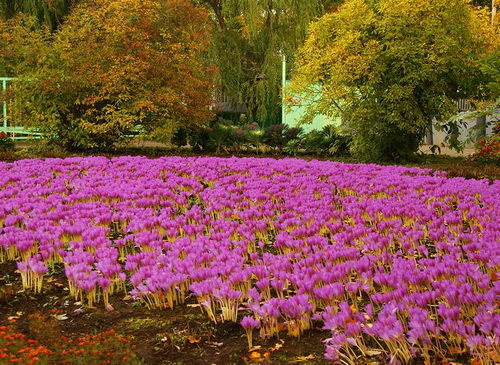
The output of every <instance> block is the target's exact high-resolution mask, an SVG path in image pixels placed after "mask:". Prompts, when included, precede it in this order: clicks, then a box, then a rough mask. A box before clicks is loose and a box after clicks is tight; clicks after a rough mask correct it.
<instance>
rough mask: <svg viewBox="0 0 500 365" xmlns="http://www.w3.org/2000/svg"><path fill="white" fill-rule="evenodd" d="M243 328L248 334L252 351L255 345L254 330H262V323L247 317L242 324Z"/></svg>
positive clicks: (249, 346)
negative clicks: (253, 339)
mask: <svg viewBox="0 0 500 365" xmlns="http://www.w3.org/2000/svg"><path fill="white" fill-rule="evenodd" d="M240 324H241V327H243V328H244V329H245V332H246V334H247V340H248V348H249V349H251V348H252V345H253V341H252V338H253V330H254V329H258V328H260V321H258V320H257V319H255V318H253V317H251V316H245V317H243V319H242V320H241V322H240Z"/></svg>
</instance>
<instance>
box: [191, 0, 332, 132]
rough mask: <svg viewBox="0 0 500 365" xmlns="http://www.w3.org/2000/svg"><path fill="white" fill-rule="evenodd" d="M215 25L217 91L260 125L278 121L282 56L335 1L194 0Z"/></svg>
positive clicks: (289, 54)
mask: <svg viewBox="0 0 500 365" xmlns="http://www.w3.org/2000/svg"><path fill="white" fill-rule="evenodd" d="M199 2H200V3H204V4H207V5H209V7H210V8H211V9H212V12H213V15H214V17H213V18H214V20H215V22H216V24H217V27H216V29H215V32H214V35H213V48H212V59H213V61H214V62H215V63H216V64H217V66H218V68H219V70H220V74H219V75H220V83H221V86H222V90H223V91H224V92H225V93H226V94H227V95H228V96H229V97H230V98H232V99H233V100H234V101H235V102H236V101H242V102H244V103H246V104H247V106H248V114H249V117H250V119H254V120H258V121H259V122H260V123H261V124H266V123H273V122H274V123H275V122H279V121H280V120H281V119H280V117H281V61H282V55H286V56H287V57H288V58H289V59H293V57H294V54H295V51H296V50H297V48H298V47H299V46H300V45H301V44H302V42H303V40H304V38H305V35H306V30H307V26H308V24H309V22H310V21H311V20H313V19H315V18H316V17H318V16H321V15H322V14H324V13H325V12H326V11H327V10H329V9H331V8H332V6H334V5H335V4H337V3H339V2H340V1H339V0H308V1H295V0H265V1H257V0H243V1H242V0H200V1H199Z"/></svg>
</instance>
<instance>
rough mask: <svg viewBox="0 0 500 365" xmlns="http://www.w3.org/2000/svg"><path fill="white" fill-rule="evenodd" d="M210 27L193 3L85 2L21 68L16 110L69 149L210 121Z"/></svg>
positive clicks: (165, 133) (161, 135) (165, 134)
mask: <svg viewBox="0 0 500 365" xmlns="http://www.w3.org/2000/svg"><path fill="white" fill-rule="evenodd" d="M209 24H210V22H209V19H208V12H207V11H206V10H205V9H203V8H200V7H195V6H193V5H192V3H191V2H189V1H188V0H168V1H159V0H146V1H139V2H138V1H134V0H91V1H85V2H82V3H80V4H79V5H78V6H77V7H75V9H74V10H73V12H72V13H71V15H69V17H68V18H67V20H66V22H65V23H64V25H63V26H62V28H61V30H60V32H57V33H55V35H54V36H53V37H52V38H51V40H50V42H49V43H50V47H45V49H43V51H44V52H45V53H43V54H41V55H39V57H38V60H37V62H34V64H30V65H27V67H26V68H25V69H24V70H22V71H23V72H22V73H21V74H18V75H17V76H18V81H17V82H16V83H15V84H14V89H15V95H14V97H15V98H16V105H18V106H19V107H18V108H16V109H15V110H14V114H16V115H15V117H16V118H18V119H19V120H23V121H24V122H25V124H26V125H28V126H29V127H33V128H37V129H39V130H40V131H41V132H43V134H44V135H45V136H46V137H47V138H48V139H50V140H51V141H52V142H53V143H54V144H57V145H61V146H63V147H65V148H66V149H68V150H82V149H90V148H102V147H106V148H109V147H111V146H113V144H114V143H115V142H117V141H118V140H120V139H122V138H124V137H125V136H126V135H128V134H130V133H132V132H140V133H143V134H145V135H148V136H150V137H152V138H155V139H160V140H167V139H169V138H170V137H171V135H172V133H173V131H174V130H175V129H176V128H177V127H178V126H179V125H196V124H202V123H204V122H206V121H208V120H210V118H211V115H212V114H211V112H210V111H209V109H208V107H209V105H210V102H211V87H210V86H211V85H212V81H211V71H210V68H209V67H207V66H206V64H205V60H204V58H203V56H202V53H203V52H204V51H205V50H206V49H207V48H208V46H209V41H208V36H209V30H210V28H209ZM27 32H28V31H27ZM14 46H15V45H14ZM11 51H12V52H14V51H15V47H12V48H11Z"/></svg>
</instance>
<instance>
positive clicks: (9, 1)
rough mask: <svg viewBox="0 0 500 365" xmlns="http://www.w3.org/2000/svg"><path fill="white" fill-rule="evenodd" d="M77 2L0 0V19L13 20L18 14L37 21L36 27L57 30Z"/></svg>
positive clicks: (71, 0) (63, 0)
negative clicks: (45, 26) (46, 26)
mask: <svg viewBox="0 0 500 365" xmlns="http://www.w3.org/2000/svg"><path fill="white" fill-rule="evenodd" d="M77 2H78V0H0V17H1V18H3V19H4V20H8V19H11V18H14V17H15V16H16V15H18V14H19V13H23V14H25V15H29V16H32V17H34V18H35V19H36V20H37V22H36V23H37V25H38V26H40V25H43V24H45V25H48V26H49V27H50V28H51V29H56V28H58V27H59V26H60V25H61V24H62V22H63V19H64V17H65V16H66V15H68V13H69V12H70V10H71V8H72V7H73V5H75V4H76V3H77Z"/></svg>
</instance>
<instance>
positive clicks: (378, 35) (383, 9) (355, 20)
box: [293, 0, 498, 160]
mask: <svg viewBox="0 0 500 365" xmlns="http://www.w3.org/2000/svg"><path fill="white" fill-rule="evenodd" d="M495 42H498V37H497V36H495V34H494V32H493V28H492V27H491V26H490V18H489V14H488V13H487V11H486V10H479V9H477V8H473V7H472V6H470V5H469V4H468V2H466V1H463V0H435V1H429V0H417V1H411V2H410V1H406V0H396V1H394V0H377V1H366V0H348V1H346V2H345V3H344V4H343V5H342V6H341V7H340V8H339V10H338V11H337V12H334V13H329V14H326V15H325V16H323V17H322V18H321V19H320V20H319V21H317V22H315V23H313V24H312V25H311V27H310V31H309V35H308V38H307V40H306V42H305V45H304V46H303V47H302V48H301V50H300V52H299V56H298V67H297V68H296V72H297V73H296V75H295V78H294V86H293V90H295V91H296V92H298V91H303V89H306V94H305V96H306V97H312V96H313V95H316V94H318V88H317V85H318V83H319V84H321V85H322V90H321V92H320V94H319V95H316V97H317V98H318V100H319V101H318V103H315V104H312V105H311V106H310V108H309V111H308V112H309V113H310V114H314V113H324V114H330V115H332V114H339V115H340V116H341V118H342V120H343V123H344V125H345V127H346V129H347V130H348V132H349V134H351V135H352V137H353V144H352V148H353V150H354V152H356V153H357V154H359V155H361V156H363V157H365V158H369V159H391V160H394V159H401V158H407V157H409V156H410V155H411V154H412V153H414V152H415V151H416V150H417V149H418V147H419V145H420V143H421V141H422V138H423V136H424V134H425V131H426V129H427V128H428V126H429V124H430V122H431V121H432V119H433V118H438V119H442V118H445V117H446V116H449V115H451V114H452V113H453V112H454V111H455V109H456V108H455V106H454V103H453V100H456V99H458V98H465V97H471V96H476V97H485V96H486V95H484V94H483V95H481V93H482V92H483V91H484V89H483V88H481V86H480V85H482V84H484V83H485V82H486V79H485V75H484V74H483V73H482V72H481V71H480V69H479V66H480V62H479V60H480V57H482V56H483V55H486V54H489V53H491V52H492V51H493V50H494V49H495V48H496V47H498V44H495Z"/></svg>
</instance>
